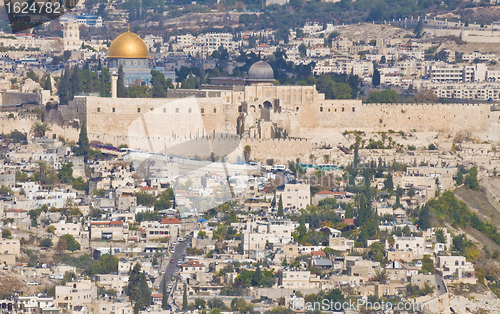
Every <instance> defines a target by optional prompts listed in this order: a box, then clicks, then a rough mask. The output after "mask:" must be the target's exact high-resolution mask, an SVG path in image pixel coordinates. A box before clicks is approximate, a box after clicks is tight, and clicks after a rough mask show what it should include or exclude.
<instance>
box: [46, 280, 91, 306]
mask: <svg viewBox="0 0 500 314" xmlns="http://www.w3.org/2000/svg"><path fill="white" fill-rule="evenodd" d="M55 294H56V297H55V300H54V304H55V305H56V306H58V307H60V308H63V309H66V310H70V311H71V310H73V309H74V308H75V307H76V306H82V305H90V303H92V302H93V300H96V298H97V287H96V285H95V284H94V283H93V282H92V281H91V280H80V281H73V282H68V283H66V285H65V286H56V293H55Z"/></svg>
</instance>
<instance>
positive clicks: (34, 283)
mask: <svg viewBox="0 0 500 314" xmlns="http://www.w3.org/2000/svg"><path fill="white" fill-rule="evenodd" d="M39 285H40V283H39V282H36V281H30V282H28V286H39Z"/></svg>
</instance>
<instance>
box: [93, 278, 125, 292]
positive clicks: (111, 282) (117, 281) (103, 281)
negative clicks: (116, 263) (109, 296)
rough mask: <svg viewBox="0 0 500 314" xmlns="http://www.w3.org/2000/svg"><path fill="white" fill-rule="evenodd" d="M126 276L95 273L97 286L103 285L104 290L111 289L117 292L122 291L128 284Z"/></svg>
mask: <svg viewBox="0 0 500 314" xmlns="http://www.w3.org/2000/svg"><path fill="white" fill-rule="evenodd" d="M128 278H129V277H128V275H113V274H104V275H96V280H97V285H98V286H100V287H104V288H105V289H106V290H109V289H113V290H115V291H117V292H118V293H124V291H123V288H124V287H125V286H126V285H128Z"/></svg>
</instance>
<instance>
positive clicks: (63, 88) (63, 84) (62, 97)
mask: <svg viewBox="0 0 500 314" xmlns="http://www.w3.org/2000/svg"><path fill="white" fill-rule="evenodd" d="M69 77H70V72H69V68H66V69H65V70H64V74H63V75H62V76H61V81H60V82H59V90H58V94H59V102H60V104H61V105H67V104H68V103H69V101H70V100H71V85H70V82H69Z"/></svg>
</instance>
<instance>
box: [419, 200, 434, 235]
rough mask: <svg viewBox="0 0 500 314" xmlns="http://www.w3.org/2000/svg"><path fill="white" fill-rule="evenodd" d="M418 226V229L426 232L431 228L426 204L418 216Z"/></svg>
mask: <svg viewBox="0 0 500 314" xmlns="http://www.w3.org/2000/svg"><path fill="white" fill-rule="evenodd" d="M418 226H419V227H420V230H427V229H429V228H430V227H431V215H430V212H429V207H428V206H427V204H426V205H423V206H422V209H421V210H420V215H419V217H418Z"/></svg>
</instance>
